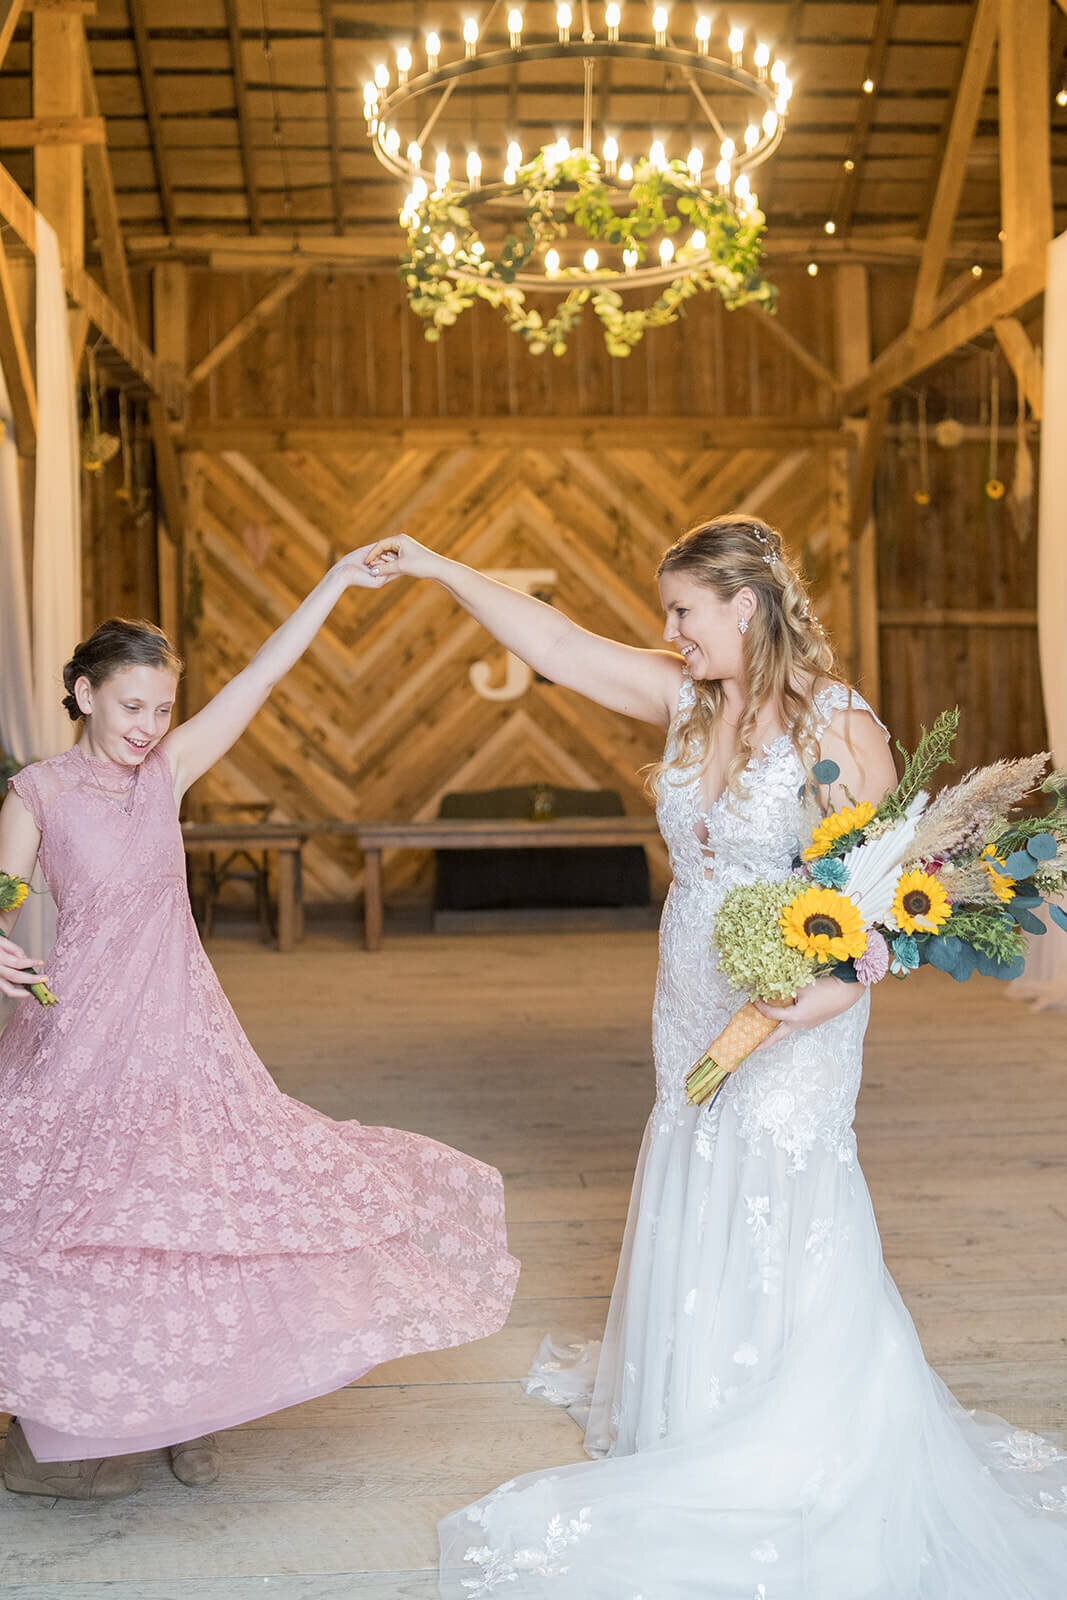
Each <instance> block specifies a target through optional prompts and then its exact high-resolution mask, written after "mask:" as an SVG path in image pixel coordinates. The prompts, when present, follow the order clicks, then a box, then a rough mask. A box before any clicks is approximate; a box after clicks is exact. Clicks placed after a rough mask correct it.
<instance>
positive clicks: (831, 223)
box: [823, 217, 837, 233]
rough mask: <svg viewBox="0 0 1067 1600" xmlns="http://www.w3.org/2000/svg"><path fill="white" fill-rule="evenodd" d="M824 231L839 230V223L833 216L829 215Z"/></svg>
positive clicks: (824, 224)
mask: <svg viewBox="0 0 1067 1600" xmlns="http://www.w3.org/2000/svg"><path fill="white" fill-rule="evenodd" d="M823 231H824V232H826V233H836V232H837V223H836V222H835V221H834V220H833V218H832V217H829V218H828V219H827V220H826V221H825V222H824V223H823Z"/></svg>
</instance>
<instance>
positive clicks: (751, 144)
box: [745, 122, 759, 150]
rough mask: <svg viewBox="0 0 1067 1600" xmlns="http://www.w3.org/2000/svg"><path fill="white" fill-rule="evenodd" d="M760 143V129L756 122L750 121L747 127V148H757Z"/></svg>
mask: <svg viewBox="0 0 1067 1600" xmlns="http://www.w3.org/2000/svg"><path fill="white" fill-rule="evenodd" d="M758 144H759V129H758V128H757V127H756V124H755V123H754V122H750V123H749V125H748V127H747V128H746V129H745V149H746V150H755V148H756V146H757V145H758Z"/></svg>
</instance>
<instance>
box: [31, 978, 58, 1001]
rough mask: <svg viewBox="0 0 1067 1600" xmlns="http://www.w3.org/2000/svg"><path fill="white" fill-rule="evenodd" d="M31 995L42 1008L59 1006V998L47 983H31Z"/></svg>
mask: <svg viewBox="0 0 1067 1600" xmlns="http://www.w3.org/2000/svg"><path fill="white" fill-rule="evenodd" d="M30 993H31V994H32V995H33V998H34V999H35V1000H37V1001H38V1002H39V1003H40V1004H41V1005H42V1006H57V1005H58V1004H59V996H58V995H57V994H53V993H52V991H51V989H50V988H49V987H48V985H47V983H31V984H30Z"/></svg>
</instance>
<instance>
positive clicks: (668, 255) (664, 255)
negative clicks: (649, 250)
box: [659, 239, 674, 266]
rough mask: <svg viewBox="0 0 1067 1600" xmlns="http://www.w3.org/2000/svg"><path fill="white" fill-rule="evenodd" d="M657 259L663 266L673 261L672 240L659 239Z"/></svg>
mask: <svg viewBox="0 0 1067 1600" xmlns="http://www.w3.org/2000/svg"><path fill="white" fill-rule="evenodd" d="M659 258H660V260H661V261H662V263H663V265H664V266H667V265H668V264H669V263H670V262H671V261H673V260H674V240H673V239H661V240H660V242H659Z"/></svg>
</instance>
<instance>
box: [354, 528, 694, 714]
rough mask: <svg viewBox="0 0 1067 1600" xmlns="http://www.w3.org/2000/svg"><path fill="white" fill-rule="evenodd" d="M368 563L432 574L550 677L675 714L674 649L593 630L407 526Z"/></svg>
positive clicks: (617, 704) (407, 573) (622, 703)
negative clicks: (437, 548) (442, 552)
mask: <svg viewBox="0 0 1067 1600" xmlns="http://www.w3.org/2000/svg"><path fill="white" fill-rule="evenodd" d="M367 565H368V567H369V568H370V570H371V571H372V572H375V571H377V572H380V573H382V574H387V575H389V576H390V577H411V578H432V579H433V580H434V581H435V582H437V583H439V584H441V585H442V587H443V588H445V589H447V590H448V592H449V594H451V595H452V596H453V598H454V599H455V600H457V601H458V602H459V604H460V605H461V606H462V607H463V609H464V610H465V611H469V612H470V614H471V616H472V617H474V618H475V620H476V621H477V622H480V623H481V625H482V627H483V628H487V629H488V630H489V632H490V633H491V634H492V635H493V636H494V638H496V639H499V641H500V643H501V644H502V645H504V647H505V648H506V649H508V650H510V651H511V653H512V654H513V655H516V656H519V657H520V658H521V659H522V660H523V661H525V662H526V663H527V665H529V666H531V667H532V668H533V669H534V671H535V672H538V673H540V674H541V676H542V677H543V678H550V679H551V680H552V682H553V683H559V684H562V685H563V687H564V688H565V689H577V690H578V692H579V694H584V695H586V696H587V697H588V698H589V699H590V700H595V701H597V702H598V704H600V705H602V706H607V707H608V709H609V710H610V711H621V712H623V714H624V715H625V716H628V717H636V718H637V719H638V720H639V721H640V722H653V723H655V724H656V725H657V726H659V727H666V726H667V724H668V723H669V722H670V720H671V718H672V716H673V715H674V708H675V706H676V704H677V701H678V688H679V684H680V682H681V675H682V663H681V661H680V660H679V658H678V656H676V655H674V654H673V653H672V652H670V651H667V650H639V649H636V648H634V646H632V645H628V644H619V642H618V641H617V640H615V639H605V638H603V637H602V636H601V635H600V634H597V633H590V632H589V631H588V630H587V629H586V628H582V627H579V625H578V623H576V622H572V621H571V620H570V618H569V617H565V616H563V614H562V613H561V612H559V611H556V610H555V609H554V608H553V607H552V606H549V605H545V603H544V601H542V600H535V599H534V597H533V595H529V594H522V593H520V592H519V590H517V589H509V588H508V586H507V584H506V583H498V582H497V581H496V580H495V579H494V578H487V577H485V576H484V575H483V574H482V573H480V572H475V571H474V569H473V568H472V567H465V566H463V564H462V563H461V562H459V561H449V560H448V559H447V558H446V557H445V556H439V555H437V554H435V553H434V551H432V550H427V549H426V548H425V546H423V545H421V544H418V543H417V542H416V541H415V540H414V539H412V538H410V536H409V535H408V534H406V533H403V534H398V535H396V536H395V537H393V538H390V539H381V540H379V542H378V543H377V544H376V545H373V546H372V547H371V550H370V553H369V554H368V556H367Z"/></svg>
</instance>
